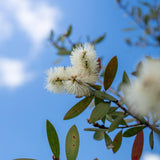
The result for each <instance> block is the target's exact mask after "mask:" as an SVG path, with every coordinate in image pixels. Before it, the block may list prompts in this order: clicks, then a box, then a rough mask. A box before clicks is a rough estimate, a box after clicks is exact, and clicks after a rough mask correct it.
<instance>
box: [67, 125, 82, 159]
mask: <svg viewBox="0 0 160 160" xmlns="http://www.w3.org/2000/svg"><path fill="white" fill-rule="evenodd" d="M78 150H79V133H78V130H77V127H76V126H75V125H73V126H72V127H71V128H70V130H69V131H68V133H67V136H66V142H65V151H66V157H67V160H76V157H77V155H78Z"/></svg>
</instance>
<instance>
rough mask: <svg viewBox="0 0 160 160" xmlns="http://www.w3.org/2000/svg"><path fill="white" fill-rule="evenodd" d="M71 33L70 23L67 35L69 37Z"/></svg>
mask: <svg viewBox="0 0 160 160" xmlns="http://www.w3.org/2000/svg"><path fill="white" fill-rule="evenodd" d="M71 33H72V26H71V25H70V26H69V28H68V31H67V33H66V34H65V36H66V37H68V36H70V34H71Z"/></svg>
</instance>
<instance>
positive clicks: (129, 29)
mask: <svg viewBox="0 0 160 160" xmlns="http://www.w3.org/2000/svg"><path fill="white" fill-rule="evenodd" d="M136 29H137V28H136V27H132V28H124V29H123V31H124V32H128V31H134V30H136Z"/></svg>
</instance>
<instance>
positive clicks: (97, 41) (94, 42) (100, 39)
mask: <svg viewBox="0 0 160 160" xmlns="http://www.w3.org/2000/svg"><path fill="white" fill-rule="evenodd" d="M105 37H106V34H104V35H103V36H101V37H99V38H97V39H95V40H94V41H93V44H97V43H100V42H101V41H103V40H104V38H105Z"/></svg>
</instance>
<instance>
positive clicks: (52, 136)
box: [46, 120, 60, 159]
mask: <svg viewBox="0 0 160 160" xmlns="http://www.w3.org/2000/svg"><path fill="white" fill-rule="evenodd" d="M46 130H47V137H48V142H49V145H50V148H51V150H52V153H53V154H54V156H55V157H56V158H57V159H59V155H60V146H59V140H58V135H57V132H56V130H55V128H54V126H53V125H52V124H51V122H50V121H48V120H47V121H46Z"/></svg>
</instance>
